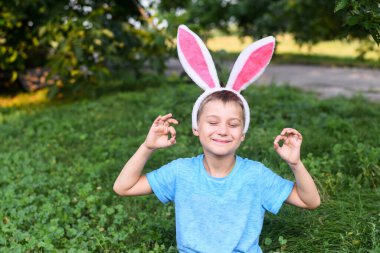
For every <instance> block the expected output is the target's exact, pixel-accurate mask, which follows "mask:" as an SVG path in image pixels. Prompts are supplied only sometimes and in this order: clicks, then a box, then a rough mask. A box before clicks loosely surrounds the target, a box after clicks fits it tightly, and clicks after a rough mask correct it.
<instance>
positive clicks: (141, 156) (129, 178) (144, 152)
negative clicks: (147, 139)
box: [113, 144, 153, 194]
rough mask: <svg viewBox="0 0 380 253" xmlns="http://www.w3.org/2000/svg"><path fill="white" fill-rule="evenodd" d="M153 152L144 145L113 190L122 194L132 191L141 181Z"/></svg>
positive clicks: (126, 167) (128, 163) (127, 165)
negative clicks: (143, 171)
mask: <svg viewBox="0 0 380 253" xmlns="http://www.w3.org/2000/svg"><path fill="white" fill-rule="evenodd" d="M152 153H153V150H152V149H149V148H147V147H146V146H145V145H144V144H142V145H141V146H140V147H139V148H138V150H137V151H136V153H135V154H134V155H133V156H132V157H131V158H130V159H129V160H128V162H127V163H126V164H125V165H124V167H123V169H122V171H121V172H120V174H119V176H118V177H117V179H116V181H115V183H114V186H113V189H114V191H115V192H116V193H118V194H122V193H124V192H126V191H128V190H129V189H131V188H132V187H133V186H134V185H135V184H136V183H137V181H138V180H139V178H140V177H141V174H142V170H143V169H144V166H145V164H146V162H147V161H148V159H149V157H150V156H151V155H152Z"/></svg>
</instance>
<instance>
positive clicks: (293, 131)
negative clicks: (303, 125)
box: [281, 128, 302, 139]
mask: <svg viewBox="0 0 380 253" xmlns="http://www.w3.org/2000/svg"><path fill="white" fill-rule="evenodd" d="M281 135H297V136H298V137H299V138H301V139H302V135H301V133H300V132H298V131H297V130H296V129H294V128H284V129H283V130H282V132H281Z"/></svg>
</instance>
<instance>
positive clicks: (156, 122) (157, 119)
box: [153, 115, 162, 125]
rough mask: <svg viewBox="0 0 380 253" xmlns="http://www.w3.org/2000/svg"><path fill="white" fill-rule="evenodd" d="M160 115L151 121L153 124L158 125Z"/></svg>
mask: <svg viewBox="0 0 380 253" xmlns="http://www.w3.org/2000/svg"><path fill="white" fill-rule="evenodd" d="M161 117H162V116H161V115H159V116H158V117H157V118H156V119H155V120H154V121H153V125H158V123H159V121H160V119H161Z"/></svg>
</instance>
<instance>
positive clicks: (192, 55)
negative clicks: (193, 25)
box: [178, 29, 215, 88]
mask: <svg viewBox="0 0 380 253" xmlns="http://www.w3.org/2000/svg"><path fill="white" fill-rule="evenodd" d="M179 33H180V36H178V37H179V44H180V45H181V50H182V53H183V55H184V56H185V58H186V60H187V62H188V63H189V65H190V66H191V67H192V68H193V69H194V71H195V72H196V73H197V74H198V75H199V77H200V78H201V79H202V80H203V81H204V82H205V83H206V84H207V86H208V87H210V88H214V87H215V83H214V81H213V80H212V78H211V76H210V71H209V69H208V66H207V63H206V61H205V59H204V56H203V53H202V50H201V48H200V47H199V45H198V43H197V41H196V40H195V38H194V37H193V36H192V35H191V34H190V33H189V32H188V31H185V30H183V29H180V30H179Z"/></svg>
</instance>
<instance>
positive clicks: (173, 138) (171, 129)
mask: <svg viewBox="0 0 380 253" xmlns="http://www.w3.org/2000/svg"><path fill="white" fill-rule="evenodd" d="M168 130H169V132H170V135H171V138H170V139H169V140H168V146H171V145H174V144H175V143H176V131H175V129H174V127H172V126H170V127H169V128H168Z"/></svg>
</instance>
